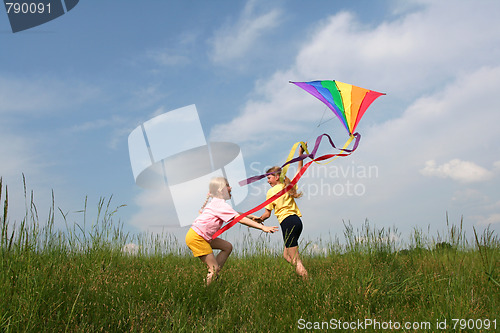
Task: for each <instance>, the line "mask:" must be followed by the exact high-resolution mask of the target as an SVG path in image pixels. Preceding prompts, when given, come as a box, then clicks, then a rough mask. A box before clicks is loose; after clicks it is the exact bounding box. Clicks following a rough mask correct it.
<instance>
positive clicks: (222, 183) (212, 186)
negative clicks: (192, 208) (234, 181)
mask: <svg viewBox="0 0 500 333" xmlns="http://www.w3.org/2000/svg"><path fill="white" fill-rule="evenodd" d="M226 186H227V179H226V178H224V177H214V178H212V179H211V180H210V183H209V184H208V193H207V198H206V199H205V202H204V203H203V205H202V206H201V209H200V211H199V213H200V214H201V212H202V211H203V209H204V208H205V206H206V205H207V204H208V201H209V200H210V198H223V195H222V190H223V189H224V188H226Z"/></svg>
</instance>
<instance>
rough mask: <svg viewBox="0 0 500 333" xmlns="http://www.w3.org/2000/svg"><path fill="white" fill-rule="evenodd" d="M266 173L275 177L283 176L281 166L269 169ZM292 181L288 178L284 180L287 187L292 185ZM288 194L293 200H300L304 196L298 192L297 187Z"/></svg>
mask: <svg viewBox="0 0 500 333" xmlns="http://www.w3.org/2000/svg"><path fill="white" fill-rule="evenodd" d="M266 173H272V174H273V175H281V167H279V166H273V167H271V168H269V169H268V170H267V171H266ZM291 182H292V181H291V180H290V178H288V177H286V176H285V179H284V185H285V187H286V186H288V185H290V183H291ZM288 194H290V195H291V196H292V197H293V198H295V199H297V198H300V197H301V196H302V194H303V193H302V192H297V187H296V186H294V187H292V189H291V190H290V191H288Z"/></svg>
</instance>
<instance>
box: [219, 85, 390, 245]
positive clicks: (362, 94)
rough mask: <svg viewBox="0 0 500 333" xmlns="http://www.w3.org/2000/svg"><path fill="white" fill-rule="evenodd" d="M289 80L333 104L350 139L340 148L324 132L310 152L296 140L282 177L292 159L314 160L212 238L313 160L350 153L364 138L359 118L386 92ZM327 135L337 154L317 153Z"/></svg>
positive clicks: (237, 220)
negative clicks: (360, 129)
mask: <svg viewBox="0 0 500 333" xmlns="http://www.w3.org/2000/svg"><path fill="white" fill-rule="evenodd" d="M290 83H293V84H295V85H296V86H298V87H300V88H302V89H304V90H305V91H307V92H308V93H310V94H311V95H313V96H314V97H316V98H317V99H319V100H320V101H322V102H323V103H324V104H325V105H326V106H328V108H330V109H331V110H332V111H333V113H334V114H335V115H336V116H337V117H338V118H339V119H340V121H341V122H342V124H343V125H344V127H345V128H346V130H347V133H349V139H348V140H347V142H346V143H345V144H344V146H343V147H342V148H337V147H336V146H335V144H334V143H333V140H332V138H331V137H330V136H329V135H328V134H326V133H325V134H321V135H320V136H318V137H317V138H316V143H315V145H314V148H313V150H312V151H311V153H309V152H308V150H307V145H306V144H305V143H304V142H297V143H295V144H294V145H293V147H292V149H291V150H290V153H289V155H288V158H287V160H286V161H285V163H284V164H283V165H282V166H281V175H280V180H283V179H284V178H285V175H286V172H287V170H288V166H289V165H290V164H291V163H295V162H298V161H303V160H304V159H306V158H308V157H309V158H311V161H310V162H308V163H307V164H305V165H304V166H303V167H302V169H300V171H299V172H298V173H297V174H296V175H295V177H294V178H293V180H292V181H291V182H290V184H289V185H287V186H286V187H285V188H283V190H281V191H280V192H278V193H276V194H275V195H274V196H272V197H271V198H269V199H267V200H266V201H264V202H263V203H261V204H260V205H258V206H256V207H254V208H252V209H250V210H249V211H247V212H245V213H243V214H241V215H239V216H237V217H235V218H234V219H233V220H231V221H230V222H229V223H228V224H226V225H225V226H224V227H223V228H221V229H220V230H219V231H217V232H216V233H215V234H214V235H213V237H212V239H215V238H216V237H218V236H219V235H220V234H222V233H223V232H224V231H226V230H228V229H229V228H231V227H232V226H234V225H235V224H236V223H238V222H239V221H240V220H241V219H243V218H244V217H246V216H248V215H250V214H252V213H254V212H256V211H258V210H260V209H262V208H264V207H265V206H267V205H268V204H269V203H271V202H273V201H275V200H276V199H278V198H279V197H281V196H282V195H284V194H285V193H287V192H288V191H290V190H291V189H292V188H293V187H294V186H295V185H296V184H297V183H298V181H299V180H300V178H301V177H302V175H303V174H304V173H305V172H306V170H307V169H308V168H309V166H310V165H311V164H312V163H313V162H314V163H319V162H320V161H327V160H329V161H328V162H326V163H330V162H331V161H333V160H334V159H336V158H337V157H339V156H349V155H351V154H352V153H353V152H354V151H355V150H356V149H357V148H358V145H359V140H360V139H361V135H360V134H359V133H354V131H355V130H356V127H357V126H358V124H359V121H360V120H361V118H362V117H363V115H364V114H365V112H366V110H367V109H368V107H369V106H370V105H371V104H372V103H373V101H375V100H376V99H377V98H378V97H380V96H382V95H385V93H380V92H377V91H374V90H369V89H364V88H360V87H357V86H353V85H351V84H347V83H343V82H339V81H334V80H323V81H310V82H292V81H290ZM324 137H326V138H327V139H328V141H329V143H330V145H331V146H332V148H334V149H338V150H340V153H336V154H326V155H322V156H319V157H316V152H317V151H318V148H319V145H320V143H321V140H322V139H323V138H324ZM354 139H355V140H356V141H355V142H354V145H353V147H352V148H351V149H348V148H347V147H348V146H349V145H350V144H351V142H352V140H354ZM299 145H301V146H302V148H303V149H304V152H305V154H302V155H300V156H298V157H296V158H293V156H294V155H295V151H296V149H297V147H298V146H299ZM269 174H270V173H266V174H262V175H259V176H253V177H250V178H247V179H245V180H242V181H240V182H239V185H240V186H245V185H248V184H250V183H253V182H255V181H257V180H260V179H262V178H265V177H267V176H268V175H269Z"/></svg>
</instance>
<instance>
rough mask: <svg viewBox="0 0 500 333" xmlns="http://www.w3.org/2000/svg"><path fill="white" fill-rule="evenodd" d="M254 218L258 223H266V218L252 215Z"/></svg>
mask: <svg viewBox="0 0 500 333" xmlns="http://www.w3.org/2000/svg"><path fill="white" fill-rule="evenodd" d="M252 220H254V221H255V222H257V223H260V224H264V220H263V219H261V218H260V217H257V216H254V217H252Z"/></svg>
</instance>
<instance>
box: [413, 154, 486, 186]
mask: <svg viewBox="0 0 500 333" xmlns="http://www.w3.org/2000/svg"><path fill="white" fill-rule="evenodd" d="M420 173H422V174H423V175H424V176H429V177H440V178H451V179H453V180H457V181H459V182H464V183H474V182H482V181H486V180H490V179H491V178H492V177H493V174H492V173H491V172H490V171H488V170H486V169H485V168H483V167H481V166H479V165H477V164H475V163H473V162H469V161H461V160H459V159H453V160H451V161H449V162H447V163H444V164H441V165H437V163H436V161H434V160H429V161H427V162H425V167H424V168H423V169H422V170H420Z"/></svg>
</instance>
